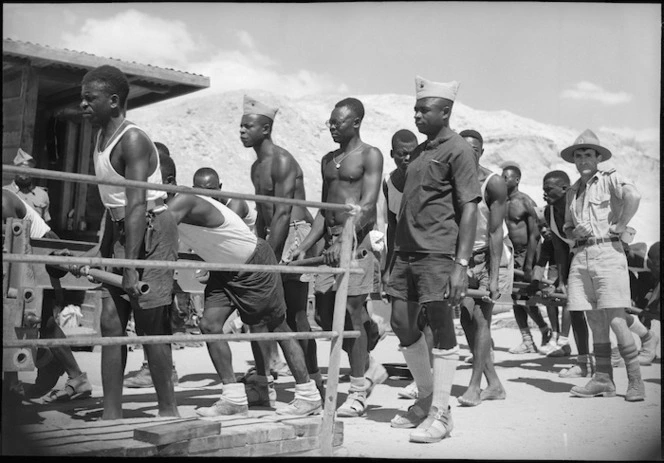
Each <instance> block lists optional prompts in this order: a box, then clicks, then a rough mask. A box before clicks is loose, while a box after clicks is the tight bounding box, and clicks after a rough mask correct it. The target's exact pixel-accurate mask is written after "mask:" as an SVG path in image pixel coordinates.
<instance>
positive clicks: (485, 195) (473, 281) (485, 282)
mask: <svg viewBox="0 0 664 463" xmlns="http://www.w3.org/2000/svg"><path fill="white" fill-rule="evenodd" d="M459 135H460V136H461V137H462V138H464V139H465V140H466V141H467V142H468V144H469V145H470V146H471V147H472V148H473V151H474V153H475V159H476V162H477V175H478V178H477V179H478V181H479V182H480V185H481V187H480V191H481V195H482V199H481V200H480V202H479V204H478V205H477V228H476V229H475V242H474V244H473V253H472V255H471V259H470V262H469V265H468V276H469V283H468V287H469V288H473V289H479V290H482V291H488V292H489V297H486V296H485V297H483V298H482V299H481V300H474V299H473V298H470V297H466V298H464V299H463V300H462V301H461V317H460V321H461V326H462V327H463V330H464V332H465V333H466V339H468V346H469V347H470V351H471V353H472V354H473V373H472V375H471V377H470V382H469V384H468V389H466V392H464V394H463V395H462V396H461V397H459V398H458V400H459V403H460V404H461V405H463V406H467V407H474V406H476V405H479V404H480V403H481V402H482V401H484V400H504V399H505V396H506V394H505V388H503V385H502V384H501V382H500V378H498V374H497V373H496V369H495V367H494V366H493V358H492V356H491V354H492V352H491V318H492V314H493V306H494V304H495V302H496V301H497V300H498V299H499V298H500V296H501V295H502V294H512V281H513V279H514V256H513V254H514V253H513V251H512V243H511V242H510V239H509V233H508V231H507V226H506V225H505V215H506V212H507V186H506V185H505V180H504V179H503V178H502V177H501V176H500V175H498V174H496V173H494V172H491V171H490V170H489V169H487V168H486V167H484V166H482V165H481V164H480V159H481V157H482V154H483V153H484V147H483V144H484V140H483V139H482V135H481V134H480V133H479V132H477V131H476V130H464V131H462V132H461V133H459ZM482 375H484V377H485V378H486V382H487V387H486V388H485V389H484V390H482V389H481V383H482Z"/></svg>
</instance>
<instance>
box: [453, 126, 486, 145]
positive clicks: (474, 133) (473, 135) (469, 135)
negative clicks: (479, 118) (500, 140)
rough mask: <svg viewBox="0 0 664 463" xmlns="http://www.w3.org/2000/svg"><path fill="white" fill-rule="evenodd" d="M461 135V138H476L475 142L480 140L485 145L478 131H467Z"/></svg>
mask: <svg viewBox="0 0 664 463" xmlns="http://www.w3.org/2000/svg"><path fill="white" fill-rule="evenodd" d="M459 135H460V136H461V138H474V139H475V140H478V141H479V142H480V143H482V144H484V139H483V138H482V135H480V133H479V132H478V131H477V130H473V129H466V130H463V131H462V132H461V133H459Z"/></svg>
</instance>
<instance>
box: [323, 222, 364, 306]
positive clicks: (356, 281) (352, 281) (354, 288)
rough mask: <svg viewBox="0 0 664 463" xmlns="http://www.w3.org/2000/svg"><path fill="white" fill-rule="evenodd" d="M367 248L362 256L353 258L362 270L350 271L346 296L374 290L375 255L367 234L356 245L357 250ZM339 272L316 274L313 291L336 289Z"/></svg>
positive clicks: (330, 242) (330, 240)
mask: <svg viewBox="0 0 664 463" xmlns="http://www.w3.org/2000/svg"><path fill="white" fill-rule="evenodd" d="M338 236H339V235H337V236H333V237H332V238H330V239H329V242H327V243H326V246H325V248H326V249H327V248H328V247H329V246H330V245H331V244H332V243H333V242H334V241H336V240H337V239H338ZM363 249H364V250H367V251H368V252H367V254H366V255H365V256H364V257H361V258H359V259H353V262H356V263H357V268H360V269H362V270H364V273H363V274H357V273H355V274H354V273H351V274H350V275H349V278H348V296H361V295H363V294H365V295H368V294H370V293H371V292H373V290H374V273H375V260H376V256H375V255H374V253H373V251H372V250H371V240H370V239H369V235H368V234H367V235H366V236H365V237H364V239H363V240H362V243H361V244H360V245H359V246H358V247H357V250H358V251H360V250H363ZM340 278H341V274H339V275H334V274H331V273H325V274H319V275H316V279H315V281H314V293H318V294H325V293H328V292H330V291H332V292H334V291H337V288H338V285H339V279H340Z"/></svg>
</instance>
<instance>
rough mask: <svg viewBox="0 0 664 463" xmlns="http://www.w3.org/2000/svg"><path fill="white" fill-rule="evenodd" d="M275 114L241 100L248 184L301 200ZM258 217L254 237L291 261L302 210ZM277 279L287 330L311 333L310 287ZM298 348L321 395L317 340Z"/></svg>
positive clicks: (302, 229) (304, 226)
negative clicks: (249, 158) (249, 157)
mask: <svg viewBox="0 0 664 463" xmlns="http://www.w3.org/2000/svg"><path fill="white" fill-rule="evenodd" d="M276 114H277V109H276V108H270V107H268V106H267V105H265V104H263V103H261V102H259V101H257V100H255V99H253V98H251V97H249V96H246V95H245V97H244V108H243V115H242V121H241V123H240V140H241V141H242V144H243V145H244V146H245V147H246V148H253V149H254V151H255V152H256V161H255V162H254V163H253V164H252V166H251V182H252V183H253V184H254V190H255V192H256V194H257V195H263V196H274V197H277V198H288V199H302V200H304V199H306V193H305V190H304V173H303V172H302V168H301V167H300V164H298V162H297V161H296V160H295V158H294V157H293V155H292V154H291V153H289V152H288V151H287V150H286V149H284V148H282V147H280V146H277V145H275V144H274V142H273V141H272V124H274V118H275V116H276ZM257 212H258V215H257V218H256V234H257V235H258V237H259V238H262V239H265V240H266V241H267V242H268V244H269V245H270V247H271V248H272V250H273V251H274V254H275V256H278V257H279V260H280V262H282V263H283V262H288V261H290V259H291V253H292V252H293V251H294V250H295V249H296V248H297V247H298V246H299V245H300V243H301V242H302V240H303V239H304V237H306V236H307V234H308V233H309V231H311V224H312V223H313V221H314V219H313V217H312V216H311V213H310V212H309V211H308V210H307V208H306V207H303V206H292V205H290V204H283V203H278V204H272V203H257ZM281 277H282V281H283V285H284V295H285V297H286V307H287V308H288V311H287V321H288V326H290V328H291V330H293V331H298V332H309V331H311V326H310V325H309V319H308V318H307V302H308V298H309V283H308V282H304V281H302V280H301V279H300V275H297V274H287V273H286V274H282V276H281ZM300 344H301V346H302V349H303V350H304V354H305V358H306V360H307V371H308V372H309V376H311V378H312V379H313V380H314V381H315V382H316V386H317V387H318V388H319V390H320V391H321V394H323V392H322V387H323V377H322V376H321V373H320V370H319V368H318V356H317V349H316V341H315V340H313V339H303V340H301V341H300ZM274 351H276V350H275V349H273V352H274Z"/></svg>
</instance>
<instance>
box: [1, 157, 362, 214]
mask: <svg viewBox="0 0 664 463" xmlns="http://www.w3.org/2000/svg"><path fill="white" fill-rule="evenodd" d="M2 174H3V177H4V176H10V175H12V174H13V175H15V174H25V175H29V176H30V177H36V178H47V179H52V180H66V181H75V182H81V183H91V184H94V185H114V186H122V187H130V188H144V189H149V190H158V191H167V192H169V193H188V194H194V195H203V196H212V197H214V198H231V199H244V200H248V201H256V202H259V203H273V204H290V205H292V206H304V207H315V208H317V209H327V210H332V211H350V210H351V209H352V206H350V205H348V204H336V203H321V202H317V201H305V200H303V199H290V198H281V197H274V196H261V195H251V194H246V193H233V192H231V191H221V190H208V189H205V188H190V187H186V186H181V185H166V184H161V183H159V184H157V183H147V182H140V181H138V180H120V179H118V180H109V179H104V180H101V179H99V178H97V177H96V176H94V175H85V174H75V173H73V172H57V171H53V170H46V169H34V168H31V167H18V166H10V165H3V166H2Z"/></svg>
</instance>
